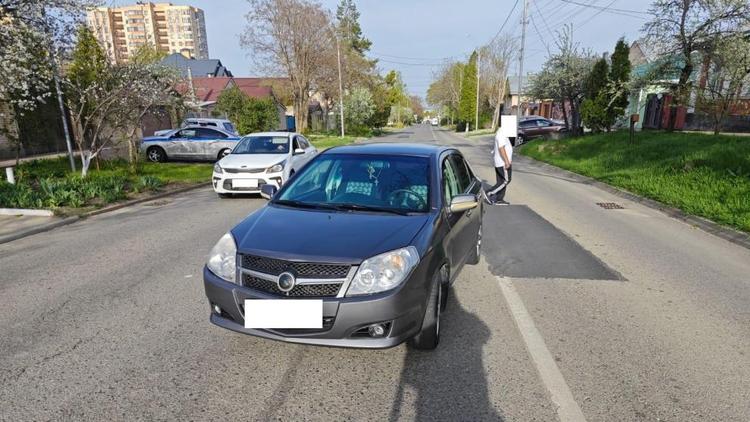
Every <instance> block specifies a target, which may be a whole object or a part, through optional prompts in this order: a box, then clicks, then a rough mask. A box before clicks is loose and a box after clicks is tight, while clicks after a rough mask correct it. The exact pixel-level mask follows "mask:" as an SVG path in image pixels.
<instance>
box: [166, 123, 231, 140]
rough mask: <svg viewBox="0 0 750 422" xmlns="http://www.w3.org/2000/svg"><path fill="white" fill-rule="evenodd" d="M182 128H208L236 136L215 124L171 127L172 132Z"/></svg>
mask: <svg viewBox="0 0 750 422" xmlns="http://www.w3.org/2000/svg"><path fill="white" fill-rule="evenodd" d="M183 129H209V130H215V131H217V132H221V133H223V134H225V135H227V136H231V137H233V138H236V137H237V135H235V134H234V133H232V132H228V131H226V130H224V128H221V127H216V126H201V125H187V126H185V127H178V128H177V129H172V132H177V131H180V130H183Z"/></svg>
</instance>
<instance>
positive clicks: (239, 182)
mask: <svg viewBox="0 0 750 422" xmlns="http://www.w3.org/2000/svg"><path fill="white" fill-rule="evenodd" d="M232 187H233V188H257V187H258V179H232Z"/></svg>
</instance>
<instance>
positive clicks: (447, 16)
mask: <svg viewBox="0 0 750 422" xmlns="http://www.w3.org/2000/svg"><path fill="white" fill-rule="evenodd" d="M570 1H574V2H577V3H581V4H585V5H586V6H579V5H576V4H572V3H570ZM133 2H134V1H125V0H110V1H107V2H106V3H109V5H115V6H120V5H125V4H130V3H133ZM320 2H321V3H322V5H323V7H325V8H327V9H329V10H331V11H335V10H336V5H337V4H338V2H339V0H320ZM171 3H173V4H189V5H192V6H195V7H199V8H201V9H203V11H204V12H205V17H206V31H207V35H208V50H209V55H210V57H211V58H216V59H220V60H221V61H222V63H223V64H224V65H225V66H226V67H227V68H228V69H229V70H231V71H232V73H233V74H234V75H235V76H263V75H258V74H257V72H255V71H253V67H252V60H251V58H250V57H249V56H248V52H247V51H245V50H243V49H242V47H241V46H240V43H239V36H240V34H241V33H242V31H243V28H244V26H245V14H246V13H247V12H248V11H249V10H250V5H249V3H248V2H247V1H244V0H171ZM356 3H357V8H358V9H359V12H360V14H361V16H360V24H361V26H362V31H363V33H364V35H365V36H366V37H367V38H369V39H370V40H371V41H372V43H373V44H372V48H371V53H370V56H371V57H372V58H377V59H379V60H380V62H379V67H380V69H381V70H382V71H383V73H385V72H387V71H389V70H391V69H395V70H398V71H399V72H401V74H402V76H403V79H404V82H406V86H407V88H408V90H409V92H410V93H412V94H415V95H419V96H421V97H423V98H424V97H425V95H426V92H427V88H428V86H429V84H430V82H431V81H432V75H433V73H434V72H435V71H436V70H438V69H439V68H440V64H441V63H443V62H444V61H445V60H446V59H448V58H452V59H456V60H464V59H466V57H468V55H469V54H470V53H471V51H472V50H473V49H474V48H476V47H477V46H479V45H483V44H486V43H487V42H489V41H490V40H491V39H492V38H493V37H494V36H495V34H496V33H497V32H498V30H499V29H500V27H501V25H502V24H503V21H505V19H506V17H508V15H509V13H510V11H511V9H513V6H514V4H515V3H516V0H357V2H356ZM650 3H651V1H650V0H529V8H528V12H529V16H530V19H529V24H528V26H527V32H526V54H525V55H524V56H525V63H524V73H527V72H534V71H536V70H539V69H540V68H541V66H542V64H543V63H544V60H545V58H546V56H547V48H549V49H550V50H551V51H553V52H554V50H555V44H554V38H555V36H554V34H555V33H556V31H559V30H560V29H561V28H562V26H563V25H564V24H565V23H570V24H572V25H573V38H574V41H576V42H578V43H579V44H580V46H581V47H582V48H590V49H591V50H592V51H594V52H595V53H598V54H601V53H604V52H607V51H610V52H611V51H612V50H613V49H614V45H615V43H616V42H617V40H618V39H619V38H620V37H625V39H626V40H627V41H628V42H629V43H630V42H632V41H633V40H634V39H636V38H637V37H638V36H639V31H640V28H641V26H642V25H643V23H644V21H645V19H646V18H647V17H648V15H647V14H646V13H645V12H646V11H647V9H648V6H649V4H650ZM605 8H606V9H607V10H604V11H602V10H601V9H605ZM612 9H616V10H614V11H613V10H612ZM522 10H523V0H519V1H518V2H517V5H516V7H515V10H514V11H513V13H512V15H511V16H510V18H509V19H508V22H507V24H506V26H505V28H504V31H503V32H505V33H507V34H509V35H510V36H519V37H520V35H521V23H520V22H521V17H522ZM620 10H630V11H636V12H638V13H622V12H620ZM517 72H518V64H517V63H516V64H514V66H513V71H512V72H511V73H513V74H516V73H517Z"/></svg>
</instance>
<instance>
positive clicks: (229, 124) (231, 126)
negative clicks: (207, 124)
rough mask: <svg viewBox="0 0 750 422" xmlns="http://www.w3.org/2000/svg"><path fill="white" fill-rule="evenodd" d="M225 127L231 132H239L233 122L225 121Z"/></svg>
mask: <svg viewBox="0 0 750 422" xmlns="http://www.w3.org/2000/svg"><path fill="white" fill-rule="evenodd" d="M224 129H226V130H228V131H229V132H232V133H235V132H237V131H236V130H235V129H234V125H233V124H231V123H224Z"/></svg>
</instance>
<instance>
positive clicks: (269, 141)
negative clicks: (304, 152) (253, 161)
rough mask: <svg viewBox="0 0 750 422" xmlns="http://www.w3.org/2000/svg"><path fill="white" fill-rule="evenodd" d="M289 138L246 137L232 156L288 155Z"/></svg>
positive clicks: (235, 148)
mask: <svg viewBox="0 0 750 422" xmlns="http://www.w3.org/2000/svg"><path fill="white" fill-rule="evenodd" d="M288 152H289V137H287V136H245V137H244V138H242V139H241V140H240V142H239V143H237V146H236V147H234V150H233V151H232V154H287V153H288Z"/></svg>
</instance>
